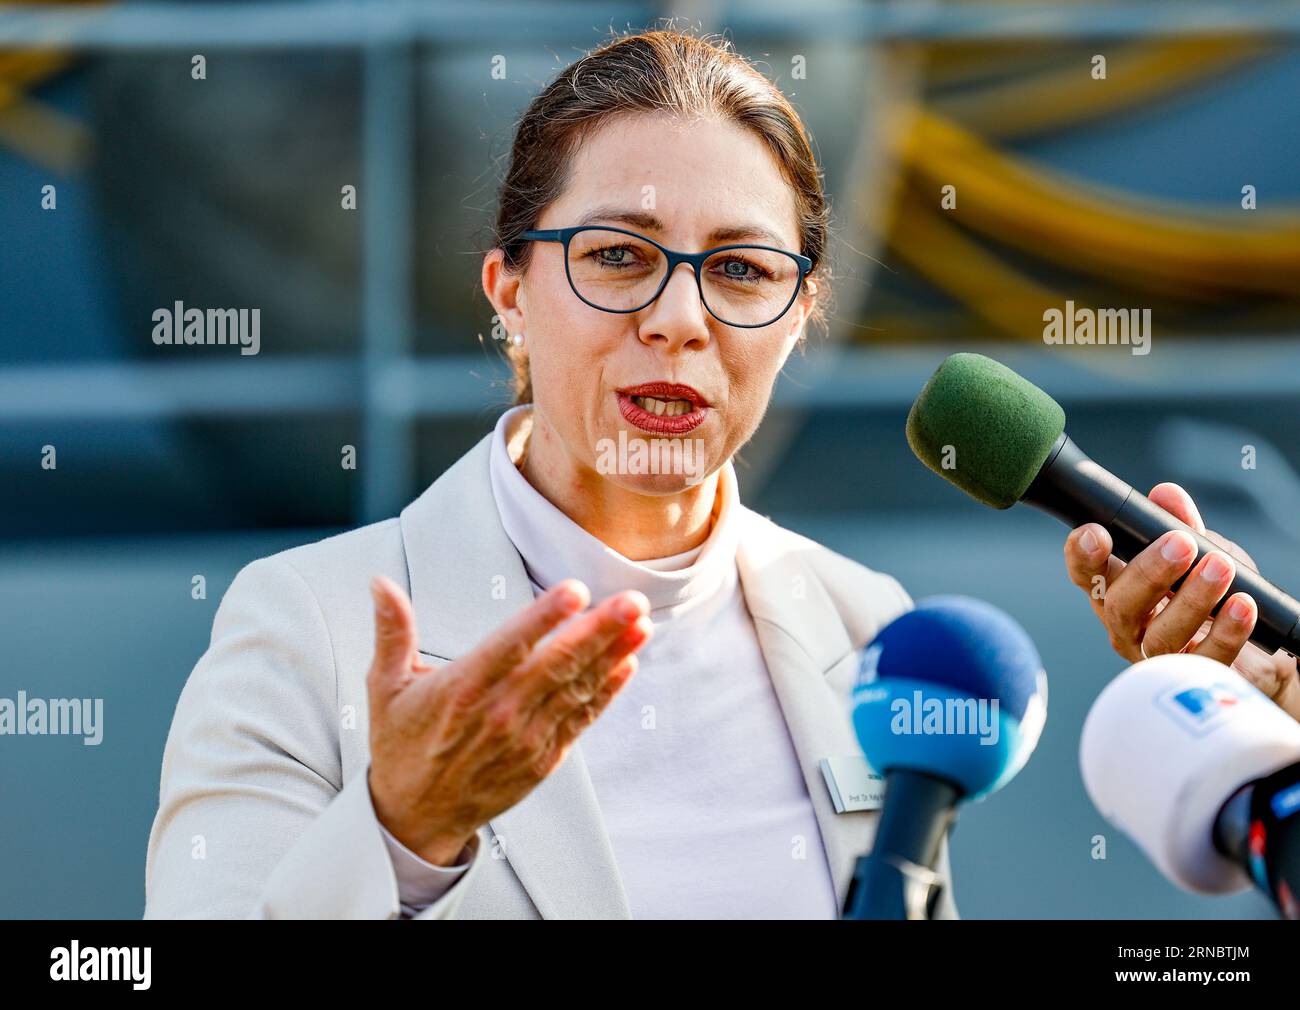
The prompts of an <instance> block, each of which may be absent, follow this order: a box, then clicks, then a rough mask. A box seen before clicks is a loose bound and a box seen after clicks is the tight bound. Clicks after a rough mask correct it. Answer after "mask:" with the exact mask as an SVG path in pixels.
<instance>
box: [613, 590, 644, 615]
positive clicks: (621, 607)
mask: <svg viewBox="0 0 1300 1010" xmlns="http://www.w3.org/2000/svg"><path fill="white" fill-rule="evenodd" d="M637 595H638V596H639V595H640V594H639V593H638V594H637ZM616 610H617V613H618V616H619V617H621V618H622V619H623V620H625V621H635V620H636V619H637V618H638V617H640V616H641V615H642V614H643V613H645V608H644V607H642V606H641V605H640V601H639V600H637V599H636V598H635V597H632V596H630V595H629V596H624V597H623V598H622V599H620V600H619V601H618V607H617V608H616Z"/></svg>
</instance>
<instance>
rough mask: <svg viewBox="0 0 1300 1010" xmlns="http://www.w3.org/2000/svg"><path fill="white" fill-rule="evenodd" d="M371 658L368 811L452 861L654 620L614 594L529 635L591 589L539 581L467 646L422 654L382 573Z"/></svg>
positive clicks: (620, 669)
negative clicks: (449, 653)
mask: <svg viewBox="0 0 1300 1010" xmlns="http://www.w3.org/2000/svg"><path fill="white" fill-rule="evenodd" d="M371 593H372V595H373V596H374V601H375V657H374V661H373V663H372V664H371V667H370V672H369V674H368V675H367V686H368V692H369V698H370V792H371V797H372V799H373V801H374V807H375V813H376V815H377V816H378V818H379V820H380V822H381V823H382V824H383V825H384V826H385V827H386V828H387V829H388V830H389V831H390V832H391V833H392V834H393V836H394V837H395V838H397V840H398V841H400V842H401V843H402V844H403V845H405V846H406V847H407V848H408V849H410V850H411V851H412V852H415V853H416V854H418V855H419V856H421V857H422V858H424V859H426V860H428V861H429V862H431V863H433V864H435V865H440V866H448V865H451V864H452V863H453V862H454V861H455V859H456V857H457V856H458V855H459V854H460V852H461V850H462V849H463V848H464V847H465V845H466V844H467V843H468V842H469V840H470V839H471V838H472V837H473V835H474V833H475V832H476V831H477V830H478V828H479V826H480V825H482V824H485V823H487V821H488V820H490V819H491V818H493V817H495V816H496V815H497V814H499V813H501V812H502V811H504V810H508V809H509V808H510V807H512V806H514V805H515V804H516V803H518V802H519V801H520V800H522V799H523V798H524V797H525V796H526V795H527V794H528V793H529V792H531V791H532V789H533V788H534V787H535V786H536V785H537V784H538V783H540V782H541V781H542V780H543V779H544V778H546V776H547V775H549V774H550V773H551V772H552V771H554V770H555V768H557V767H558V766H559V765H560V763H561V762H562V761H563V760H564V756H565V755H566V754H567V753H568V750H569V747H570V745H572V743H573V741H574V740H575V739H576V738H577V736H578V734H579V733H581V732H582V731H583V730H584V729H585V728H586V727H587V726H589V725H591V723H592V722H593V721H594V720H595V718H596V717H597V716H598V715H600V713H601V712H602V711H603V710H604V708H605V706H607V705H608V704H609V702H610V701H611V700H612V699H613V697H614V696H615V695H616V694H617V693H618V692H619V690H620V689H621V688H622V687H623V685H624V684H626V683H627V681H628V680H629V679H630V678H631V677H632V675H633V673H635V671H636V668H637V657H636V656H635V655H634V653H635V652H636V650H637V649H639V648H640V647H641V646H642V645H643V644H644V643H645V642H646V641H647V640H649V638H650V635H651V633H652V629H653V625H652V624H651V621H650V618H649V616H648V614H649V601H648V600H647V599H646V598H645V596H644V595H643V594H641V593H639V592H636V591H628V592H625V593H617V594H615V595H614V596H611V597H609V598H608V599H606V600H604V601H603V602H602V603H601V604H600V605H599V606H598V607H594V608H593V609H592V610H591V611H590V612H589V613H586V614H583V615H582V616H581V617H578V618H577V619H576V620H574V621H572V622H571V623H570V624H569V625H568V626H567V627H565V628H563V629H561V630H560V631H558V632H557V633H556V634H555V635H554V636H553V637H552V638H551V639H550V640H549V641H547V642H545V643H544V644H541V640H542V639H543V638H545V636H546V635H547V634H548V633H549V632H550V631H552V630H553V629H555V628H556V627H557V626H558V625H560V624H561V623H563V622H564V621H565V620H566V619H568V618H569V617H572V616H573V615H575V614H577V613H579V612H580V611H582V610H583V609H584V608H585V607H586V606H587V604H588V603H589V602H590V593H589V592H588V590H587V588H586V586H585V585H583V584H582V583H581V582H578V581H577V580H574V579H566V580H565V581H564V582H561V583H559V584H558V585H555V586H553V587H551V589H549V590H548V591H547V592H545V593H544V594H542V595H541V596H539V597H538V598H537V599H535V600H534V601H533V602H532V603H531V604H530V605H529V606H527V607H525V608H524V609H523V610H521V611H520V612H519V613H517V614H515V615H514V616H513V617H512V618H510V619H509V620H508V621H506V622H505V623H504V624H503V625H502V626H501V627H500V628H499V629H497V631H496V632H494V633H493V634H492V635H491V636H489V637H488V638H487V639H486V640H485V641H483V642H481V643H480V644H479V645H478V646H477V647H476V648H475V649H474V650H473V651H472V652H470V653H468V654H467V655H465V656H463V657H461V658H460V659H458V660H456V661H455V662H452V663H448V664H446V665H444V666H441V667H434V666H430V665H428V664H426V663H424V662H423V661H422V660H421V657H420V654H419V652H418V650H417V641H418V640H417V636H416V628H415V614H414V611H413V610H412V607H411V601H410V600H409V599H408V598H407V596H406V594H405V593H404V592H403V591H402V590H401V589H400V588H399V587H398V586H397V585H396V584H394V583H393V582H392V581H391V580H390V579H387V578H384V577H382V576H380V577H377V578H376V579H375V580H374V581H373V582H372V583H371Z"/></svg>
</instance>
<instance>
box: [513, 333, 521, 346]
mask: <svg viewBox="0 0 1300 1010" xmlns="http://www.w3.org/2000/svg"><path fill="white" fill-rule="evenodd" d="M510 339H511V342H512V343H513V344H514V345H515V346H516V347H520V346H522V345H523V342H524V335H523V334H522V333H516V334H515V335H514V336H513V337H511V338H510Z"/></svg>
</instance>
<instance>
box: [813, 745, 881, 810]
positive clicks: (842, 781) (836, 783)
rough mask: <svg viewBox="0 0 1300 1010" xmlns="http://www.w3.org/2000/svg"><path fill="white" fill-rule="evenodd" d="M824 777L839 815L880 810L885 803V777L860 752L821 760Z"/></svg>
mask: <svg viewBox="0 0 1300 1010" xmlns="http://www.w3.org/2000/svg"><path fill="white" fill-rule="evenodd" d="M821 769H822V777H823V778H825V779H826V788H827V789H829V790H830V793H831V802H832V803H834V804H835V812H836V813H837V814H845V813H851V812H852V811H855V810H879V809H880V807H881V805H882V804H883V803H884V802H885V779H884V776H882V775H878V774H876V772H875V771H874V770H873V769H872V767H871V765H869V764H867V759H866V758H864V757H863V756H862V755H861V754H858V755H852V756H849V757H830V758H822V759H821Z"/></svg>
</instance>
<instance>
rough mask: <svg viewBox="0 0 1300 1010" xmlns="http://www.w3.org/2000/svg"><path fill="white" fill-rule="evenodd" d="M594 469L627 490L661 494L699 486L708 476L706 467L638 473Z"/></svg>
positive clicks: (674, 492) (646, 493) (654, 494)
mask: <svg viewBox="0 0 1300 1010" xmlns="http://www.w3.org/2000/svg"><path fill="white" fill-rule="evenodd" d="M595 469H596V471H597V472H598V473H600V474H601V475H602V476H603V477H604V478H605V479H606V480H608V481H611V482H612V483H614V484H617V485H618V486H619V487H621V488H623V489H624V490H627V491H635V492H636V493H637V494H644V495H653V496H663V495H674V494H681V493H682V492H683V491H688V490H690V489H691V488H696V487H699V486H700V485H701V484H703V483H704V482H705V481H706V480H708V477H709V471H708V468H707V467H701V468H699V469H691V470H682V471H674V472H663V471H661V472H658V473H654V472H650V473H638V472H628V471H617V470H615V471H613V472H605V470H604V469H603V468H602V467H601V466H599V465H597V466H596V468H595Z"/></svg>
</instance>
